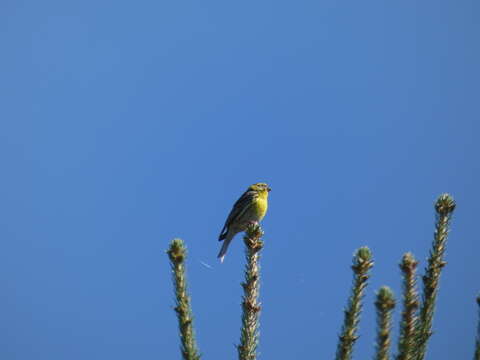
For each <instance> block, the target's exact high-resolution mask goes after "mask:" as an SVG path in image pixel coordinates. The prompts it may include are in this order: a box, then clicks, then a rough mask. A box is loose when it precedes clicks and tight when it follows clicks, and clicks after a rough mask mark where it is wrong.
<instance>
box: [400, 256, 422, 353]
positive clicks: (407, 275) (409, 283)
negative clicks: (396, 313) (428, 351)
mask: <svg viewBox="0 0 480 360" xmlns="http://www.w3.org/2000/svg"><path fill="white" fill-rule="evenodd" d="M417 265H418V261H416V260H415V257H414V256H413V254H412V253H406V254H404V255H403V258H402V262H401V263H400V269H401V271H402V274H403V312H402V320H401V323H400V340H399V342H398V355H397V360H412V359H413V356H414V351H415V340H416V339H415V331H416V326H417V320H418V316H417V309H418V305H419V303H418V294H417V278H416V277H417V274H416V270H417Z"/></svg>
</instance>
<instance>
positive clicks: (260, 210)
mask: <svg viewBox="0 0 480 360" xmlns="http://www.w3.org/2000/svg"><path fill="white" fill-rule="evenodd" d="M267 208H268V201H267V199H262V198H257V199H256V200H255V213H256V214H255V215H256V216H257V217H258V219H259V220H262V219H263V217H264V216H265V214H266V213H267Z"/></svg>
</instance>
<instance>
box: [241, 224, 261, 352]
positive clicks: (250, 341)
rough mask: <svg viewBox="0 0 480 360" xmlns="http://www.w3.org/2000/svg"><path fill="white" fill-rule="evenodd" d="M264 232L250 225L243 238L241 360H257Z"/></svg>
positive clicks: (258, 227)
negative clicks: (261, 254)
mask: <svg viewBox="0 0 480 360" xmlns="http://www.w3.org/2000/svg"><path fill="white" fill-rule="evenodd" d="M262 236H263V231H262V229H261V228H260V226H259V225H258V224H252V225H250V226H249V227H248V228H247V230H246V232H245V236H244V238H243V241H244V243H245V258H246V260H247V263H246V265H245V282H243V283H242V287H243V292H244V295H243V298H242V328H241V334H240V344H239V345H238V346H237V350H238V358H239V360H255V359H256V358H257V346H258V336H259V333H258V329H259V321H258V318H259V316H260V302H259V301H258V296H259V291H260V267H259V264H258V262H259V258H260V254H259V251H260V250H261V249H262V247H263V241H262V239H261V238H262Z"/></svg>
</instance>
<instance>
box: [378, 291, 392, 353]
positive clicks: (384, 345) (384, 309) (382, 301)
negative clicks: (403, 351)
mask: <svg viewBox="0 0 480 360" xmlns="http://www.w3.org/2000/svg"><path fill="white" fill-rule="evenodd" d="M375 307H376V308H377V325H378V329H377V354H376V356H375V360H388V359H389V351H390V343H391V336H390V330H391V328H392V310H393V309H394V307H395V298H394V296H393V292H392V290H390V288H389V287H387V286H383V287H381V288H380V290H379V291H378V293H377V301H375Z"/></svg>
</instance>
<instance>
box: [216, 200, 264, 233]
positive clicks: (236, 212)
mask: <svg viewBox="0 0 480 360" xmlns="http://www.w3.org/2000/svg"><path fill="white" fill-rule="evenodd" d="M256 197H257V193H256V192H255V191H246V192H244V193H243V195H242V196H240V199H238V200H237V202H236V203H235V204H233V208H232V210H231V211H230V214H228V217H227V220H226V221H225V225H223V229H222V231H221V232H220V236H219V240H220V241H221V240H223V239H224V238H225V236H226V235H227V232H228V227H229V226H230V225H231V224H232V223H235V221H237V220H238V219H239V218H241V217H242V215H243V214H244V213H245V211H247V210H248V208H249V207H250V206H252V204H253V201H254V199H255V198H256Z"/></svg>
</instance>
